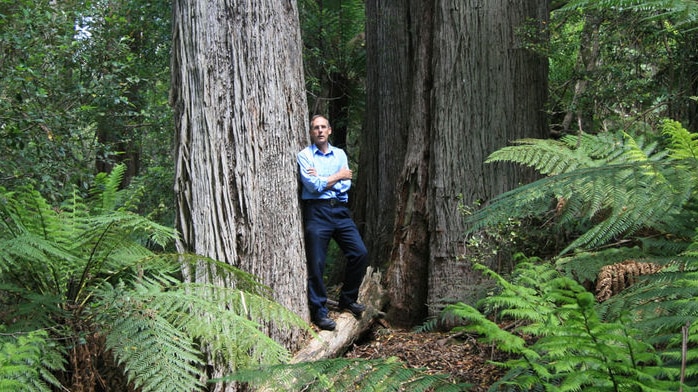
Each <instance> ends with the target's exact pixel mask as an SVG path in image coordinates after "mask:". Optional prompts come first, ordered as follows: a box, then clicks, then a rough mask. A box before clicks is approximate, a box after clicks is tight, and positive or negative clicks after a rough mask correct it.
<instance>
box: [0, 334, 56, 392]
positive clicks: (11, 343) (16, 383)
mask: <svg viewBox="0 0 698 392" xmlns="http://www.w3.org/2000/svg"><path fill="white" fill-rule="evenodd" d="M64 355H65V352H64V349H63V348H62V347H60V346H58V345H57V344H55V343H54V342H52V341H50V340H49V337H48V334H47V333H46V331H41V330H38V331H29V332H28V333H26V334H19V335H6V334H0V390H2V391H16V392H25V391H26V392H33V391H41V392H43V391H46V392H48V391H51V390H52V389H51V387H52V386H54V387H58V386H60V383H59V382H58V380H57V379H56V378H55V377H54V375H53V374H52V372H54V371H57V370H63V366H64V364H65V363H64V362H65V361H64V360H63V358H64Z"/></svg>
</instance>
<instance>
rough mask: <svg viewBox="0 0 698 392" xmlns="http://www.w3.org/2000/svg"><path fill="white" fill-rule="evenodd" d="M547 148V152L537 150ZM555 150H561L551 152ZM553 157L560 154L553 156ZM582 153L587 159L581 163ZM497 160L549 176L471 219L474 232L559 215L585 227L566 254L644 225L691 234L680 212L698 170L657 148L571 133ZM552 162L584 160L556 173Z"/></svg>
mask: <svg viewBox="0 0 698 392" xmlns="http://www.w3.org/2000/svg"><path fill="white" fill-rule="evenodd" d="M540 146H544V148H542V149H541V148H539V147H540ZM551 146H554V147H556V148H558V150H559V151H556V152H554V153H553V152H549V151H548V150H552V149H553V148H552V147H551ZM553 154H555V155H553ZM578 156H585V157H586V158H585V159H580V158H578ZM492 157H493V158H492V159H493V160H505V161H513V162H518V163H522V164H528V165H534V167H535V168H537V169H539V170H543V171H549V172H550V173H551V175H550V176H548V177H545V178H542V179H540V180H538V181H535V182H533V183H531V184H526V185H523V186H521V187H519V188H516V189H514V190H512V191H509V192H506V193H504V194H502V195H499V196H498V197H496V198H495V199H493V200H491V201H490V202H489V204H488V205H486V206H485V207H484V208H482V209H481V210H479V211H476V212H475V213H474V214H472V215H471V216H469V217H468V218H467V220H468V222H469V223H470V224H471V225H472V226H471V227H470V230H469V232H470V233H472V232H475V231H477V230H480V229H481V228H483V227H487V226H490V227H494V226H497V225H500V224H502V223H504V222H506V221H508V220H509V219H511V218H512V217H513V218H522V219H525V218H530V217H538V218H541V217H543V216H546V215H550V214H552V213H553V206H555V205H556V206H557V208H556V209H555V211H554V213H555V214H556V216H555V218H556V219H555V220H556V222H557V223H558V225H560V226H561V227H564V226H566V227H570V226H572V227H579V228H580V229H582V230H583V232H582V233H581V235H580V236H579V237H578V238H576V239H575V240H574V241H573V242H572V243H570V244H569V245H568V246H567V247H566V248H565V249H564V250H563V251H562V252H561V253H562V254H565V253H568V252H570V251H572V250H575V249H579V248H594V247H598V246H602V245H605V244H606V243H608V242H609V241H611V240H613V239H617V238H621V237H622V236H629V235H632V234H633V233H635V232H637V231H638V230H640V229H643V228H651V229H653V230H657V231H660V232H667V233H676V232H677V231H678V232H682V233H683V232H685V231H686V229H687V228H688V225H689V224H690V220H689V219H686V218H685V217H684V216H683V215H682V212H684V211H686V206H687V204H688V203H689V201H690V200H691V198H692V197H693V193H694V189H695V184H696V183H697V181H696V180H697V179H698V170H696V168H698V166H695V167H690V168H687V167H686V166H684V164H685V162H683V161H682V164H681V165H679V164H678V163H677V162H676V161H672V160H669V159H667V155H666V153H665V151H657V144H656V143H646V142H645V141H644V140H643V139H641V138H633V137H631V136H630V135H627V134H603V135H585V134H583V135H579V136H574V137H573V136H568V137H565V138H563V140H562V141H560V142H552V141H531V140H526V141H524V143H523V144H521V145H517V146H510V147H507V148H505V149H502V150H501V152H495V153H494V154H493V155H492ZM551 159H553V160H554V161H555V162H557V161H558V160H568V161H576V162H584V165H582V164H578V165H577V164H575V165H570V166H569V171H564V172H559V173H557V174H554V175H553V171H552V170H557V169H554V168H559V166H558V164H557V163H553V164H550V165H548V164H547V163H546V160H551Z"/></svg>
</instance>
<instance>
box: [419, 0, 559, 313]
mask: <svg viewBox="0 0 698 392" xmlns="http://www.w3.org/2000/svg"><path fill="white" fill-rule="evenodd" d="M547 18H548V4H547V1H540V0H527V1H518V2H514V3H512V2H511V1H505V0H469V1H466V2H462V1H458V0H451V1H443V2H441V4H440V5H439V7H437V12H436V19H435V23H434V26H435V41H434V48H435V51H434V80H435V83H434V90H433V94H432V99H433V102H434V107H433V108H432V109H433V113H434V121H433V123H432V128H431V132H430V135H431V138H432V140H433V143H432V149H431V154H430V156H431V157H433V160H432V164H431V171H430V177H431V178H432V180H431V181H430V185H431V188H430V189H429V195H428V198H429V211H430V212H431V213H432V215H431V222H430V233H431V234H432V235H431V238H430V250H431V253H430V260H429V261H430V263H429V289H430V291H429V300H428V302H429V304H437V303H439V302H442V301H452V300H458V301H465V302H469V303H474V301H475V300H477V299H479V298H481V297H482V296H483V295H484V293H483V292H479V291H480V290H481V289H482V287H481V285H480V279H481V278H480V274H479V273H473V270H472V267H471V264H470V263H469V262H467V261H465V260H463V259H462V257H459V256H462V255H463V254H464V242H465V238H464V236H463V232H464V231H465V229H466V227H465V225H464V222H463V215H462V214H460V213H458V206H459V204H460V203H462V204H463V205H465V206H473V205H474V204H475V203H476V202H486V201H487V200H490V199H491V198H493V197H494V196H496V195H498V194H500V193H503V192H506V191H508V190H510V189H512V188H514V187H516V186H517V185H519V184H521V183H526V182H530V181H531V180H532V179H533V176H532V172H530V171H527V170H521V169H519V168H518V167H515V166H513V165H484V164H483V162H484V161H485V159H486V158H487V156H488V155H489V154H491V153H492V152H494V151H495V150H497V149H500V148H502V147H505V146H506V145H507V143H509V142H510V141H512V140H515V139H521V138H524V137H535V138H544V137H546V136H547V135H548V129H547V125H546V117H545V113H544V107H545V103H546V98H547V59H545V58H543V57H540V56H538V55H536V54H535V53H533V52H531V51H529V50H527V49H526V48H525V47H524V42H522V39H521V38H520V37H519V36H518V29H521V28H523V27H524V26H525V25H526V24H527V23H529V21H530V20H531V19H532V20H535V21H537V22H538V23H539V26H540V25H542V24H543V22H544V21H546V20H547ZM481 261H483V262H491V261H493V260H481ZM490 267H493V268H494V267H495V266H494V265H490ZM495 269H496V268H495ZM437 310H438V308H436V309H434V311H437Z"/></svg>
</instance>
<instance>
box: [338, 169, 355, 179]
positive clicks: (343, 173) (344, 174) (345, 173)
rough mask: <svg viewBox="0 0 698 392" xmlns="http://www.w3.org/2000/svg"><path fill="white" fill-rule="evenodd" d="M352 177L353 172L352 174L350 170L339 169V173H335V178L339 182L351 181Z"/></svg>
mask: <svg viewBox="0 0 698 392" xmlns="http://www.w3.org/2000/svg"><path fill="white" fill-rule="evenodd" d="M353 175H354V172H352V171H351V170H349V169H348V168H346V167H343V168H341V169H339V171H338V172H337V176H338V179H339V180H351V178H352V176H353Z"/></svg>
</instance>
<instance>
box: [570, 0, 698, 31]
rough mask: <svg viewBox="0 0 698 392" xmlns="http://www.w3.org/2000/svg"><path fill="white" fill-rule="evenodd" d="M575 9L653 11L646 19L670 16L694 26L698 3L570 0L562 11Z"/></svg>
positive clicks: (681, 0)
mask: <svg viewBox="0 0 698 392" xmlns="http://www.w3.org/2000/svg"><path fill="white" fill-rule="evenodd" d="M576 9H585V10H589V9H601V10H603V9H617V10H632V11H641V12H651V13H653V14H652V15H651V16H650V17H648V19H659V18H665V17H667V16H671V17H673V18H675V19H677V20H678V21H679V22H680V23H679V24H680V25H681V26H685V27H686V28H695V27H696V23H698V4H696V2H695V1H693V0H678V1H677V0H571V1H568V2H567V4H566V5H565V6H564V7H562V8H561V10H562V11H568V10H576Z"/></svg>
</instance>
